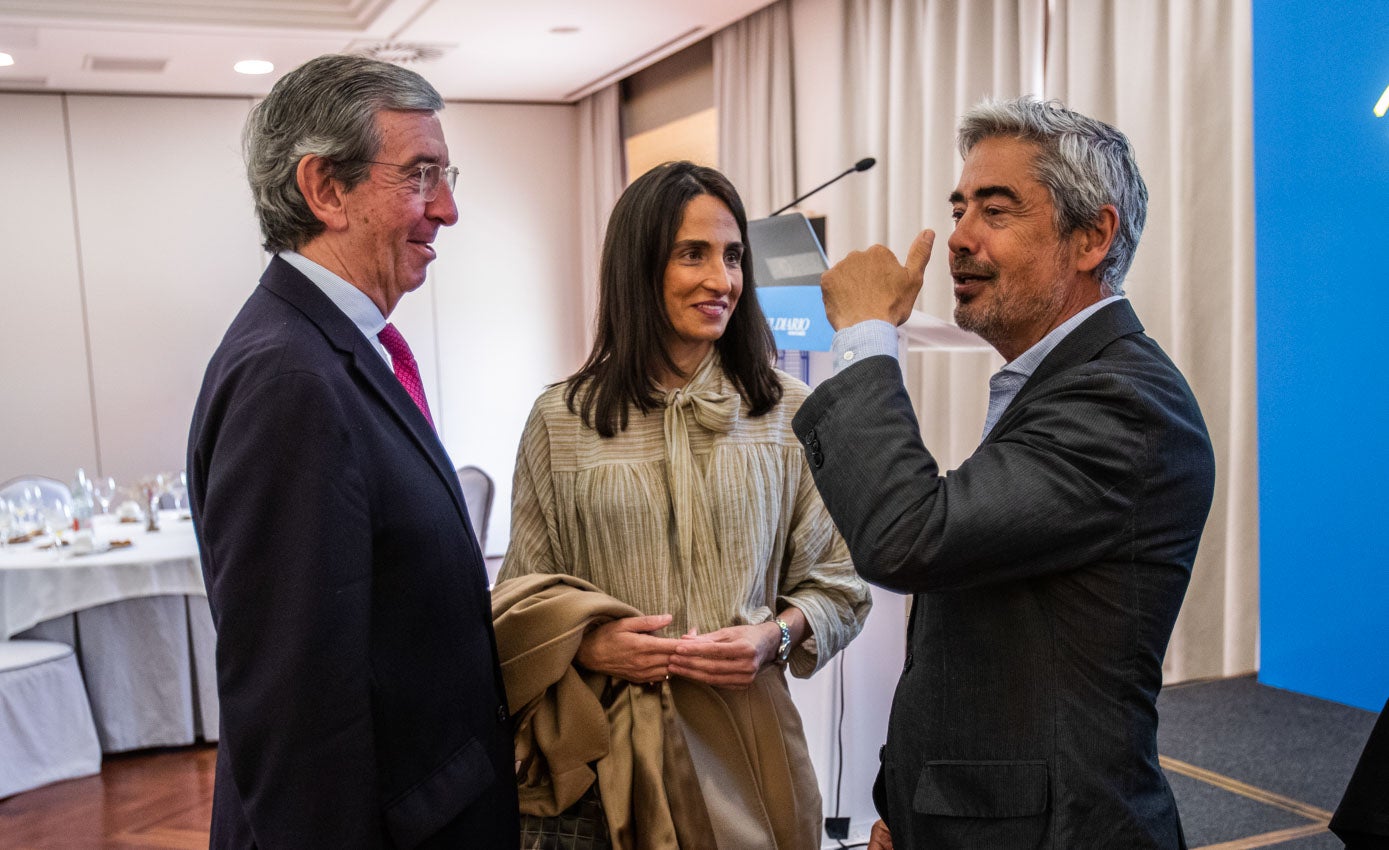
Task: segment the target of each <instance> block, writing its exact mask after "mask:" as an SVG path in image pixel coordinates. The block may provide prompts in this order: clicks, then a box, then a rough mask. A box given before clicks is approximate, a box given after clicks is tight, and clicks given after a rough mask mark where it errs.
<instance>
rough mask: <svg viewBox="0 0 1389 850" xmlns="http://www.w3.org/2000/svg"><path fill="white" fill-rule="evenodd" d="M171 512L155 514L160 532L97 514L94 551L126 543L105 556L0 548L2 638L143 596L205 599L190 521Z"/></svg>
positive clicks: (30, 547) (30, 546)
mask: <svg viewBox="0 0 1389 850" xmlns="http://www.w3.org/2000/svg"><path fill="white" fill-rule="evenodd" d="M179 516H180V514H179V512H177V511H162V512H161V513H160V517H161V519H160V529H161V530H160V531H158V532H156V533H146V532H145V526H144V523H128V524H127V523H118V522H116V521H115V518H114V517H107V516H102V517H97V519H96V522H95V526H94V530H93V536H94V537H95V538H96V542H97V545H98V548H100V547H101V546H104V545H105V544H108V543H110V542H111V541H112V540H129V541H130V543H131V545H130V546H128V547H126V548H122V549H112V550H111V551H109V552H99V553H94V554H87V555H74V554H72V553H71V551H70V550H69V549H63V550H60V551H57V550H48V551H44V550H40V549H38V548H37V547H36V546H35V545H34V544H32V543H31V544H24V545H19V546H7V547H5V549H3V550H0V638H7V637H11V636H12V635H15V634H18V633H19V632H22V631H24V630H25V629H28V628H30V627H31V626H34V625H36V624H38V623H40V622H43V621H44V620H49V619H52V618H54V617H58V616H61V615H63V614H71V613H73V612H75V611H81V610H84V609H86V608H95V607H96V606H98V605H105V604H106V603H108V602H117V601H120V600H122V599H133V598H137V597H141V596H164V595H176V596H186V595H190V594H191V595H198V596H206V595H207V591H206V590H205V589H204V588H203V575H202V567H201V564H200V561H199V558H198V542H197V539H196V538H195V537H194V535H193V523H191V522H189V521H188V520H182V519H180V518H179Z"/></svg>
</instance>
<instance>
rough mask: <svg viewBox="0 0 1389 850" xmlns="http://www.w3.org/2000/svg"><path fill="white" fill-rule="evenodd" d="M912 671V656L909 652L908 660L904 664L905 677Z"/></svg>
mask: <svg viewBox="0 0 1389 850" xmlns="http://www.w3.org/2000/svg"><path fill="white" fill-rule="evenodd" d="M911 669H912V654H911V653H910V652H908V653H907V660H906V661H903V662H902V673H903V674H904V675H905V674H906V673H907V672H908V671H910V670H911Z"/></svg>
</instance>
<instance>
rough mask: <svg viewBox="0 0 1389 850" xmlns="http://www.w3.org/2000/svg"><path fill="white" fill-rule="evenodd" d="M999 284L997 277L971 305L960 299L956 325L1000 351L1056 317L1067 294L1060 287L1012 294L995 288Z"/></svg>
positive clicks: (956, 310) (957, 307)
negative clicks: (1032, 327) (1044, 320)
mask: <svg viewBox="0 0 1389 850" xmlns="http://www.w3.org/2000/svg"><path fill="white" fill-rule="evenodd" d="M998 285H999V278H994V279H993V280H992V281H991V282H990V283H989V286H988V290H990V291H985V292H981V293H979V294H978V295H975V296H974V298H973V299H972V300H971V301H970V302H969V303H968V304H966V303H964V302H962V301H959V300H957V301H956V302H955V324H956V325H958V326H959V327H960V328H962V329H964V330H967V331H970V332H972V333H975V334H978V335H979V336H980V337H981V338H982V339H983V340H984V341H985V342H987V343H988V344H989V345H991V346H993V347H994V348H995V349H998V350H1000V351H1003V350H1005V349H1006V347H1007V346H1008V345H1009V344H1010V342H1011V340H1013V339H1015V338H1017V337H1018V336H1019V335H1020V334H1023V333H1025V332H1026V331H1027V329H1028V328H1029V326H1030V325H1032V324H1033V323H1035V322H1036V321H1037V320H1038V319H1039V318H1041V317H1045V316H1053V315H1056V314H1057V313H1058V312H1059V311H1060V309H1061V306H1062V304H1063V303H1064V302H1065V299H1066V294H1065V292H1064V291H1063V290H1062V289H1061V287H1059V286H1053V287H1049V288H1046V289H1043V290H1041V291H1036V290H1033V291H1025V292H1018V291H1016V290H1014V291H1011V292H1010V291H1006V290H998V289H995V287H997V286H998ZM1021 353H1022V352H1021V351H1019V352H1016V354H1021ZM1016 354H1015V355H1014V356H1016Z"/></svg>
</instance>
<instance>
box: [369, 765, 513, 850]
mask: <svg viewBox="0 0 1389 850" xmlns="http://www.w3.org/2000/svg"><path fill="white" fill-rule="evenodd" d="M496 778H497V774H496V771H494V770H493V769H492V762H491V761H490V760H489V759H488V758H487V752H486V751H485V750H484V749H483V747H482V744H481V743H480V742H479V741H478V740H477V739H476V738H473V739H471V740H469V741H468V743H466V744H464V745H463V746H461V747H459V748H458V750H456V751H455V752H454V754H453V755H452V756H450V757H449V758H448V760H447V761H445V762H444V763H443V764H441V765H439V767H438V768H436V769H435V771H434V772H433V773H431V774H430V775H429V776H428V777H427V778H425V779H424V780H423V781H421V782H420V783H419V784H417V785H416V786H415V787H414V788H411V789H410V790H409V791H407V792H405V793H404V794H402V795H400V796H399V797H397V798H395V799H394V800H392V801H390V802H389V803H387V804H386V811H385V817H386V831H387V832H389V833H390V836H391V841H392V842H393V843H394V844H395V846H397V847H414V846H416V845H418V844H420V843H421V842H423V841H424V840H425V839H427V838H429V836H431V835H433V834H434V833H436V832H438V831H439V830H440V829H443V828H444V826H445V825H447V824H448V823H449V822H450V821H452V820H453V819H454V818H456V817H458V815H459V814H461V813H462V812H463V810H464V809H466V808H468V806H470V805H472V804H473V802H474V801H476V800H477V798H478V797H480V796H482V793H483V792H484V791H486V790H487V789H488V787H490V786H491V785H492V783H493V782H494V781H496Z"/></svg>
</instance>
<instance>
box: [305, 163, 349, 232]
mask: <svg viewBox="0 0 1389 850" xmlns="http://www.w3.org/2000/svg"><path fill="white" fill-rule="evenodd" d="M294 177H295V180H296V182H297V183H298V184H299V192H300V193H301V194H302V195H303V196H304V201H305V202H306V203H308V205H309V212H311V213H313V215H314V218H316V219H318V220H319V221H321V222H323V226H324V227H325V228H327V229H328V230H331V231H338V232H341V231H343V230H346V229H347V202H346V197H345V195H346V192H344V191H343V187H342V182H341V181H339V180H337V179H336V178H335V177H333V163H332V161H331V160H328V159H325V158H323V157H321V156H319V155H317V154H312V153H311V154H305V155H304V158H303V159H301V160H299V166H298V167H297V168H296V169H295V171H294Z"/></svg>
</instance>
